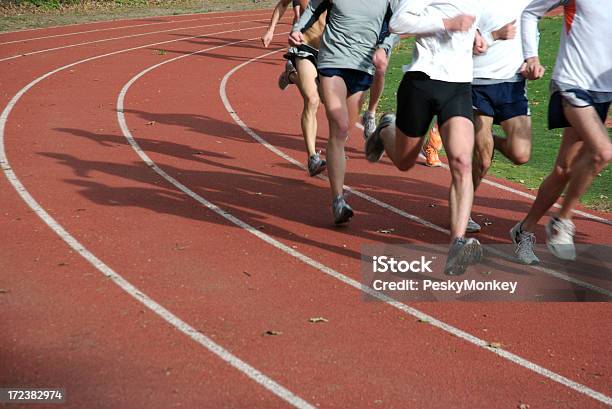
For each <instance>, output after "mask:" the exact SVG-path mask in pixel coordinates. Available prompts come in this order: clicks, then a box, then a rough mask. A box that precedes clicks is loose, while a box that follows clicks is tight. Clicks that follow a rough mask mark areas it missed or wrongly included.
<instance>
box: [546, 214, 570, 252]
mask: <svg viewBox="0 0 612 409" xmlns="http://www.w3.org/2000/svg"><path fill="white" fill-rule="evenodd" d="M575 233H576V227H575V226H574V223H572V221H571V220H570V219H560V218H558V217H553V218H552V219H550V221H549V222H548V224H547V225H546V247H548V250H550V252H551V253H553V254H554V255H555V256H556V257H558V258H560V259H562V260H576V247H575V246H574V234H575Z"/></svg>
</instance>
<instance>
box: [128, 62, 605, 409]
mask: <svg viewBox="0 0 612 409" xmlns="http://www.w3.org/2000/svg"><path fill="white" fill-rule="evenodd" d="M203 51H204V50H201V51H198V52H194V53H192V54H185V55H181V56H179V57H176V58H173V59H171V60H167V61H164V62H162V63H159V64H156V65H154V66H151V67H149V68H147V69H146V70H144V71H142V72H140V73H139V74H137V75H136V76H134V77H133V78H132V79H131V80H130V81H129V82H127V83H126V84H125V86H124V87H123V89H122V90H121V92H120V94H119V97H118V98H117V120H118V122H119V126H120V128H121V131H122V133H123V135H124V136H125V138H126V140H127V141H128V142H129V144H130V145H131V146H132V148H133V149H134V151H135V152H136V153H137V154H138V156H139V157H140V158H141V159H142V161H143V162H144V163H145V164H146V165H147V166H149V167H150V168H151V169H152V170H153V171H155V172H156V173H157V174H158V175H160V176H161V177H163V178H164V179H166V180H167V181H168V182H169V183H170V184H172V185H173V186H175V187H176V188H177V189H179V190H181V191H182V192H183V193H185V194H186V195H188V196H189V197H191V198H192V199H193V200H195V201H196V202H198V203H200V204H201V205H203V206H204V207H206V208H208V209H209V210H211V211H213V212H215V213H216V214H218V215H219V216H221V217H223V218H224V219H226V220H228V221H229V222H231V223H232V224H234V225H236V226H238V227H240V228H242V229H244V230H246V231H247V232H249V233H251V234H253V235H254V236H256V237H257V238H259V239H261V240H263V241H264V242H266V243H268V244H270V245H271V246H273V247H275V248H276V249H278V250H280V251H282V252H284V253H286V254H288V255H290V256H292V257H294V258H296V259H298V260H300V261H301V262H303V263H305V264H307V265H309V266H310V267H312V268H315V269H317V270H319V271H321V272H323V273H325V274H327V275H329V276H331V277H333V278H335V279H337V280H339V281H341V282H343V283H345V284H347V285H349V286H351V287H353V288H355V289H357V290H358V291H363V292H364V293H366V294H368V295H370V296H372V297H375V298H377V299H379V300H381V301H383V302H385V303H387V304H389V305H391V306H393V307H395V308H397V309H398V310H400V311H403V312H405V313H407V314H410V315H412V316H413V317H416V318H418V319H420V320H424V321H427V322H429V323H430V324H431V325H433V326H435V327H437V328H439V329H441V330H443V331H445V332H447V333H450V334H452V335H454V336H456V337H458V338H461V339H463V340H465V341H467V342H469V343H471V344H474V345H476V346H478V347H480V348H483V349H485V350H488V351H490V352H493V353H494V354H497V355H498V356H500V357H502V358H505V359H507V360H509V361H511V362H514V363H515V364H518V365H520V366H522V367H524V368H527V369H529V370H531V371H533V372H535V373H537V374H539V375H541V376H544V377H546V378H548V379H551V380H553V381H555V382H558V383H559V384H561V385H564V386H566V387H568V388H571V389H573V390H575V391H576V392H579V393H581V394H584V395H586V396H589V397H591V398H593V399H596V400H598V401H600V402H603V403H606V404H608V405H612V398H611V397H609V396H606V395H604V394H603V393H601V392H597V391H595V390H593V389H591V388H589V387H587V386H585V385H582V384H580V383H577V382H575V381H572V380H571V379H568V378H566V377H564V376H562V375H559V374H557V373H555V372H553V371H550V370H548V369H546V368H544V367H542V366H539V365H537V364H535V363H533V362H531V361H529V360H527V359H525V358H522V357H520V356H518V355H515V354H513V353H511V352H508V351H505V350H502V349H499V348H492V347H490V346H489V344H488V343H487V342H486V341H485V340H482V339H480V338H478V337H475V336H474V335H472V334H469V333H467V332H465V331H462V330H460V329H458V328H456V327H453V326H452V325H449V324H447V323H445V322H443V321H440V320H438V319H436V318H434V317H432V316H430V315H427V314H425V313H424V312H422V311H419V310H417V309H415V308H412V307H409V306H408V305H406V304H404V303H401V302H399V301H396V300H394V299H393V298H391V297H389V296H387V295H385V294H382V293H380V292H378V291H376V290H374V289H372V288H370V287H368V286H366V285H364V284H362V283H360V282H359V281H356V280H354V279H352V278H350V277H348V276H346V275H344V274H342V273H340V272H338V271H336V270H334V269H332V268H330V267H327V266H325V265H324V264H322V263H320V262H318V261H316V260H314V259H312V258H310V257H308V256H307V255H305V254H302V253H300V252H299V251H297V250H295V249H293V248H292V247H289V246H287V245H285V244H283V243H282V242H280V241H278V240H276V239H274V238H272V237H271V236H269V235H267V234H265V233H263V232H262V231H260V230H259V229H257V228H255V227H253V226H251V225H250V224H248V223H246V222H244V221H242V220H241V219H239V218H237V217H235V216H233V215H232V214H231V213H230V212H228V211H225V210H223V209H222V208H220V207H218V206H217V205H215V204H213V203H212V202H209V201H208V200H206V199H205V198H204V197H202V196H200V195H199V194H197V193H196V192H194V191H193V190H191V189H189V188H188V187H187V186H185V185H184V184H182V183H181V182H179V181H178V180H177V179H175V178H174V177H172V176H170V175H169V174H168V173H166V172H165V171H164V170H163V169H161V168H160V167H159V166H158V165H157V164H156V163H155V162H154V161H153V160H152V159H151V158H150V157H149V156H148V155H147V154H146V153H145V152H144V151H143V150H142V148H141V147H140V145H139V144H138V142H137V141H136V139H135V138H134V136H133V135H132V133H131V131H130V129H129V128H128V126H127V122H126V119H125V114H124V102H125V96H126V94H127V92H128V91H129V89H130V87H131V86H132V84H134V82H136V81H137V80H138V79H140V78H141V77H142V76H143V75H145V74H146V73H148V72H150V71H152V70H153V69H155V68H157V67H160V66H162V65H164V64H167V63H170V62H173V61H177V60H179V59H181V58H185V57H188V56H190V55H194V54H197V53H200V52H203ZM279 51H282V50H277V51H272V52H269V53H266V54H263V55H261V56H259V57H257V58H254V59H252V60H250V61H247V62H245V63H243V64H240V65H238V66H237V67H235V68H234V69H232V70H231V71H230V72H228V73H227V74H226V75H225V76H224V77H223V80H222V81H221V85H220V94H221V98H222V100H223V103H224V105H225V106H226V109H227V110H228V112H229V113H230V114H231V115H232V118H237V117H238V116H237V115H236V113H235V111H234V109H233V108H232V106H231V105H230V103H229V100H228V99H227V94H226V92H225V89H226V85H227V81H228V79H229V78H230V77H231V75H232V74H233V73H235V72H236V71H238V70H239V69H240V68H241V67H244V66H245V65H247V64H249V63H250V62H253V61H255V60H257V59H261V58H264V57H266V56H268V55H272V54H274V53H277V52H279ZM238 119H239V118H238ZM241 122H242V121H241ZM245 127H246V125H245ZM243 129H245V128H243ZM247 129H248V128H247ZM249 131H250V132H251V133H252V134H255V133H254V132H253V131H252V130H249ZM255 135H256V134H255ZM291 159H292V158H291Z"/></svg>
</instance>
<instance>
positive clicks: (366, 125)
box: [361, 111, 376, 139]
mask: <svg viewBox="0 0 612 409" xmlns="http://www.w3.org/2000/svg"><path fill="white" fill-rule="evenodd" d="M361 121H362V122H363V138H364V139H368V138H369V137H370V135H372V134H373V133H374V131H375V130H376V117H375V116H374V114H373V113H371V112H369V111H366V112H364V113H363V116H362V117H361Z"/></svg>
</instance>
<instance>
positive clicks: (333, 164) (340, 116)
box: [321, 76, 363, 198]
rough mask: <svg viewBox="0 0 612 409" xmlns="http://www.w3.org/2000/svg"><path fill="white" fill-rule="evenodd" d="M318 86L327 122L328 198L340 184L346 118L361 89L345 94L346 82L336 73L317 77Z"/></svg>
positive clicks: (356, 106)
mask: <svg viewBox="0 0 612 409" xmlns="http://www.w3.org/2000/svg"><path fill="white" fill-rule="evenodd" d="M321 88H322V91H323V100H324V101H325V111H326V113H327V119H328V122H329V140H328V142H327V154H326V156H327V169H328V176H329V182H330V185H331V191H332V198H336V197H338V196H340V195H341V194H342V192H343V187H344V174H345V171H346V158H345V156H344V155H345V154H344V145H345V143H346V139H347V137H348V133H349V129H350V128H349V127H350V123H351V122H350V120H349V119H350V118H351V117H355V116H357V115H356V112H358V111H359V101H360V100H361V97H362V95H363V93H362V92H358V93H356V94H353V95H351V96H350V97H349V96H348V95H347V89H346V85H345V83H344V80H343V79H342V78H340V77H337V76H336V77H323V76H322V77H321Z"/></svg>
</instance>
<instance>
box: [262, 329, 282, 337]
mask: <svg viewBox="0 0 612 409" xmlns="http://www.w3.org/2000/svg"><path fill="white" fill-rule="evenodd" d="M282 334H283V333H282V332H280V331H271V330H269V331H266V332H264V333H263V335H264V337H274V336H277V335H282Z"/></svg>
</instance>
